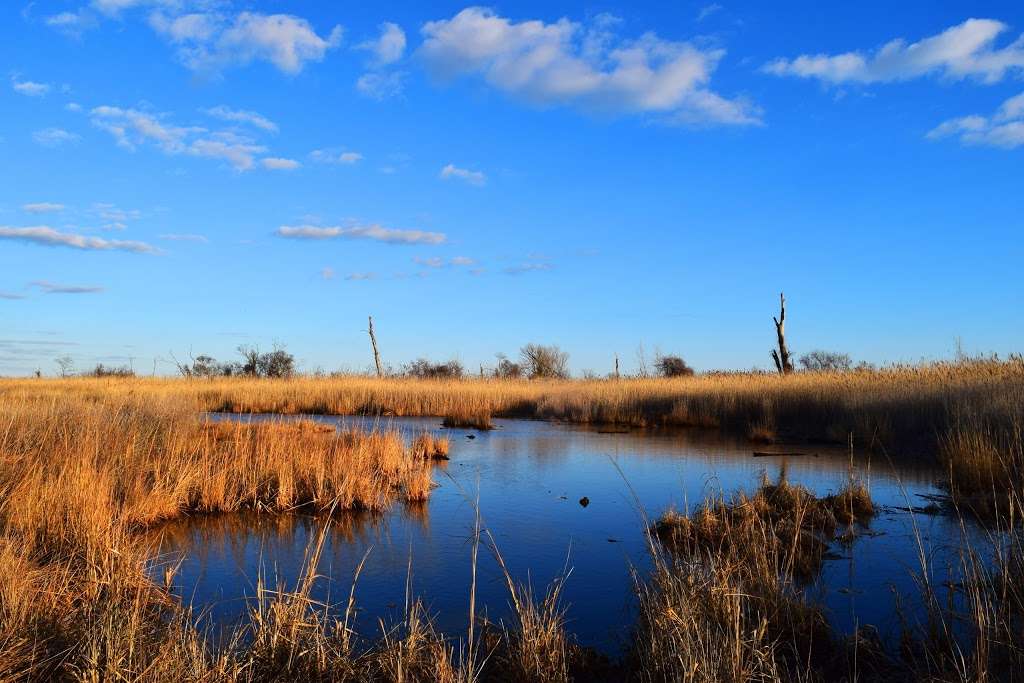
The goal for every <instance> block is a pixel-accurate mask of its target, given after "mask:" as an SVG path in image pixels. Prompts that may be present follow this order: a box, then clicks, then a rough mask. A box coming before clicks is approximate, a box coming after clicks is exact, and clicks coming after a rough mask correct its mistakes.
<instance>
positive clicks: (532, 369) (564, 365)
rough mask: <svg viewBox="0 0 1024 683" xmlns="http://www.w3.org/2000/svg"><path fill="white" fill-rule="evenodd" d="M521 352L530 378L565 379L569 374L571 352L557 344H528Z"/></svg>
mask: <svg viewBox="0 0 1024 683" xmlns="http://www.w3.org/2000/svg"><path fill="white" fill-rule="evenodd" d="M519 354H520V356H521V357H522V359H523V366H524V368H525V370H526V374H527V375H528V376H529V377H530V379H565V378H567V377H568V376H569V354H568V353H566V352H565V351H562V350H561V349H560V348H558V347H557V346H554V345H552V346H542V345H540V344H527V345H526V346H524V347H523V348H522V349H520V350H519Z"/></svg>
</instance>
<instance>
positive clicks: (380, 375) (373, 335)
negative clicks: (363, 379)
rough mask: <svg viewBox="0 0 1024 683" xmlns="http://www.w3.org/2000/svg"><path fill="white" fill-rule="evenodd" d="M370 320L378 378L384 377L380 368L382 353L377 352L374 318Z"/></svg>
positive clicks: (371, 341)
mask: <svg viewBox="0 0 1024 683" xmlns="http://www.w3.org/2000/svg"><path fill="white" fill-rule="evenodd" d="M369 318H370V344H371V345H372V346H373V362H374V364H376V366H377V376H378V377H382V376H383V375H384V372H383V371H382V370H381V368H380V352H379V351H377V336H376V335H375V334H374V333H373V316H372V315H371V316H369Z"/></svg>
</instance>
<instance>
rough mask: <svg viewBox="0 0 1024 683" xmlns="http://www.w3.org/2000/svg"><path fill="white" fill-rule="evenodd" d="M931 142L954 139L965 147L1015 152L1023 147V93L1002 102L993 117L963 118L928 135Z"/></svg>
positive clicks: (940, 125) (953, 120)
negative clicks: (974, 146) (976, 146)
mask: <svg viewBox="0 0 1024 683" xmlns="http://www.w3.org/2000/svg"><path fill="white" fill-rule="evenodd" d="M926 137H928V138H929V139H931V140H936V139H939V138H946V137H957V138H959V139H960V142H961V144H964V145H983V146H987V147H1001V148H1003V149H1014V148H1016V147H1020V146H1022V145H1024V93H1021V94H1020V95H1016V96H1014V97H1011V98H1010V99H1008V100H1006V101H1005V102H1003V104H1002V105H1000V107H999V109H998V110H997V111H996V112H995V114H993V115H992V116H980V115H978V114H974V115H972V116H963V117H960V118H956V119H950V120H948V121H944V122H942V123H940V124H939V125H938V126H936V127H935V128H933V129H932V130H931V131H929V132H928V135H927V136H926Z"/></svg>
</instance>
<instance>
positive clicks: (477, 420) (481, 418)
mask: <svg viewBox="0 0 1024 683" xmlns="http://www.w3.org/2000/svg"><path fill="white" fill-rule="evenodd" d="M441 424H442V426H444V427H447V428H449V429H478V430H480V431H488V430H491V429H494V423H493V422H491V413H490V412H489V411H486V410H473V409H465V408H460V409H457V410H451V411H450V412H448V413H446V414H445V416H444V420H443V421H442V422H441Z"/></svg>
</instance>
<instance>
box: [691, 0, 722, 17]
mask: <svg viewBox="0 0 1024 683" xmlns="http://www.w3.org/2000/svg"><path fill="white" fill-rule="evenodd" d="M722 9H725V8H724V7H722V6H721V5H719V4H718V3H717V2H713V3H711V4H710V5H704V6H703V7H701V8H700V12H698V13H697V21H704V20H705V19H707V18H708V17H710V16H711V15H712V14H714V13H715V12H718V11H720V10H722Z"/></svg>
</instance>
